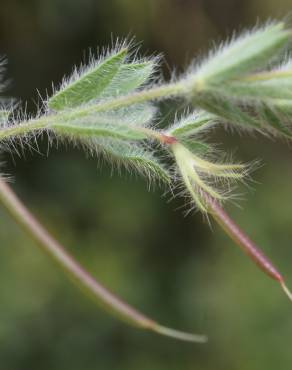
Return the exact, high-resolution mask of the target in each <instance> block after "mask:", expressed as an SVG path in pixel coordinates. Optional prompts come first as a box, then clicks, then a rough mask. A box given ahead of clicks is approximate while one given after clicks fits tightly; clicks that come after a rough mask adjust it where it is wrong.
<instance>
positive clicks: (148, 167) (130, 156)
mask: <svg viewBox="0 0 292 370" xmlns="http://www.w3.org/2000/svg"><path fill="white" fill-rule="evenodd" d="M89 147H90V148H91V150H96V151H97V153H98V152H99V151H102V152H104V154H105V155H106V157H107V158H108V159H109V161H112V160H114V161H115V163H117V164H118V165H123V166H125V167H126V168H127V167H131V168H133V169H135V170H136V171H137V172H139V173H140V174H142V175H144V176H146V177H148V178H149V180H151V179H156V180H160V181H162V182H167V183H169V182H170V175H169V173H168V171H167V170H166V169H165V168H164V166H163V165H162V164H161V163H160V162H159V160H158V159H157V158H156V157H155V156H154V155H153V154H152V153H151V152H149V151H147V150H146V149H145V148H144V147H142V146H139V145H134V144H133V143H132V144H130V143H128V142H124V141H120V140H99V139H98V140H92V141H91V142H89Z"/></svg>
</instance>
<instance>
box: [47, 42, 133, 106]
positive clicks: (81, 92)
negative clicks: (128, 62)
mask: <svg viewBox="0 0 292 370" xmlns="http://www.w3.org/2000/svg"><path fill="white" fill-rule="evenodd" d="M126 55H127V49H121V50H120V51H119V52H118V53H116V54H113V55H111V56H109V57H107V58H106V59H105V60H104V61H102V62H99V63H97V64H96V65H93V66H90V67H89V68H88V69H86V70H85V71H84V72H83V73H81V74H80V75H79V74H78V73H75V75H74V76H73V78H72V79H71V80H69V82H68V83H66V84H64V86H62V87H61V88H60V90H59V91H58V92H57V93H56V94H55V95H53V96H52V97H51V98H50V99H49V100H48V107H49V108H50V109H53V110H56V111H58V110H64V109H66V108H74V107H77V106H79V105H82V104H84V103H88V102H89V101H91V100H93V99H96V98H97V97H98V96H99V95H100V94H101V93H102V92H103V91H104V90H105V89H106V87H107V86H108V85H109V84H110V83H111V81H112V79H113V78H114V76H115V75H116V74H117V72H118V71H119V68H120V66H121V65H122V63H123V62H124V60H125V58H126Z"/></svg>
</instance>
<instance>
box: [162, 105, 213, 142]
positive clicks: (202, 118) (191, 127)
mask: <svg viewBox="0 0 292 370" xmlns="http://www.w3.org/2000/svg"><path fill="white" fill-rule="evenodd" d="M215 118H216V117H214V116H213V115H211V114H209V113H207V112H202V111H201V112H194V113H192V114H190V115H189V116H187V117H183V118H182V119H180V120H179V121H178V122H176V123H175V124H174V125H173V126H171V127H170V128H169V129H168V130H167V133H168V134H169V135H172V136H175V137H177V138H178V137H186V136H192V135H195V134H197V133H199V132H200V131H202V130H204V129H205V128H207V126H208V127H210V126H211V125H213V124H215V122H216V120H215Z"/></svg>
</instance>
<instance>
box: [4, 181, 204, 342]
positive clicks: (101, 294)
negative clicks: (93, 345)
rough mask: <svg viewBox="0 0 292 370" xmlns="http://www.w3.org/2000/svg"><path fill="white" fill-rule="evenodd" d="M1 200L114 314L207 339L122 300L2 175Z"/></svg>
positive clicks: (177, 334) (180, 335) (191, 338)
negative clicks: (71, 251) (49, 229)
mask: <svg viewBox="0 0 292 370" xmlns="http://www.w3.org/2000/svg"><path fill="white" fill-rule="evenodd" d="M0 202H1V203H2V204H3V205H4V206H5V207H6V208H7V210H8V211H9V212H10V214H11V215H12V216H13V218H14V219H15V220H16V221H17V222H18V223H19V224H20V225H21V226H22V227H23V229H24V230H25V231H26V232H28V233H29V234H30V235H31V236H32V237H33V238H34V239H35V241H36V242H37V243H38V244H39V245H40V246H41V247H42V249H43V250H45V251H46V252H47V253H48V254H49V255H50V256H51V257H52V258H53V259H54V260H55V261H56V262H57V263H58V264H59V265H60V266H62V268H63V269H64V270H65V271H66V272H67V274H68V275H69V276H70V277H71V278H73V279H74V280H75V282H77V283H78V285H79V286H80V287H81V288H82V289H83V290H85V291H86V293H88V294H89V295H91V296H92V297H93V298H95V300H97V301H98V303H101V304H103V305H104V306H105V307H106V308H107V309H108V310H111V311H112V313H113V314H115V315H116V316H118V317H120V318H121V319H123V320H124V321H127V322H129V323H130V324H132V325H134V326H137V327H140V328H143V329H149V330H152V331H154V332H156V333H159V334H162V335H166V336H169V337H173V338H176V339H180V340H185V341H191V342H200V343H203V342H206V340H207V338H206V336H204V335H196V334H191V333H185V332H181V331H178V330H174V329H171V328H167V327H164V326H161V325H160V324H158V323H157V322H156V321H153V320H152V319H150V318H148V317H147V316H145V315H144V314H142V313H141V312H139V311H137V310H136V309H135V308H133V307H131V306H129V305H128V304H127V303H125V302H123V301H122V300H121V299H120V298H118V297H117V296H116V295H114V294H113V293H111V292H110V291H109V290H107V289H106V288H105V287H103V286H102V285H101V284H100V283H99V282H98V281H96V280H95V279H94V278H93V277H92V276H91V275H90V274H89V273H88V272H87V271H86V270H84V269H83V267H82V266H81V265H80V264H79V263H78V262H76V261H75V260H74V259H73V257H72V256H71V255H70V254H68V253H67V252H66V251H65V249H64V247H63V246H62V245H61V244H60V243H59V242H58V241H57V240H55V239H54V238H53V237H52V236H51V235H50V234H49V233H48V232H47V230H46V229H45V228H44V227H43V226H42V225H41V224H40V223H39V222H38V221H37V220H36V218H35V217H34V216H33V215H32V214H31V212H30V211H29V210H28V209H27V208H26V207H25V206H24V204H23V203H22V202H21V201H20V199H19V198H18V197H17V196H16V194H15V193H14V192H13V191H12V189H11V188H10V186H9V185H8V184H7V183H6V182H5V181H4V180H3V179H1V177H0Z"/></svg>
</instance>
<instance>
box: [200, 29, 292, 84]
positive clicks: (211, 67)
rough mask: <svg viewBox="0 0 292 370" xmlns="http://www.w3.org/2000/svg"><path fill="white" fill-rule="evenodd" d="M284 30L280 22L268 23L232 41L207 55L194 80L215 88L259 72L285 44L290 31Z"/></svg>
mask: <svg viewBox="0 0 292 370" xmlns="http://www.w3.org/2000/svg"><path fill="white" fill-rule="evenodd" d="M285 27H286V25H285V23H284V22H279V23H272V24H268V25H267V26H265V27H263V28H259V29H255V30H253V31H250V32H246V33H245V34H243V35H241V36H239V37H238V38H237V39H232V40H231V41H230V42H229V43H228V44H226V45H223V46H221V47H219V48H218V50H217V51H215V52H213V53H211V54H210V57H209V58H208V59H207V61H205V62H203V63H202V64H201V66H200V67H199V68H198V70H197V71H196V73H195V76H196V78H195V80H196V81H200V82H202V84H203V85H204V84H205V83H206V84H207V85H210V84H216V83H221V82H222V81H226V80H230V79H232V78H234V77H238V76H240V75H243V74H245V73H247V72H251V71H253V70H255V69H257V68H263V67H264V66H266V65H267V63H268V62H269V61H270V59H271V58H273V57H274V56H275V55H276V54H277V53H278V52H279V51H280V50H281V49H282V48H283V46H285V45H286V44H287V42H288V41H289V38H290V36H291V31H290V30H287V29H285ZM202 87H203V88H204V86H202Z"/></svg>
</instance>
